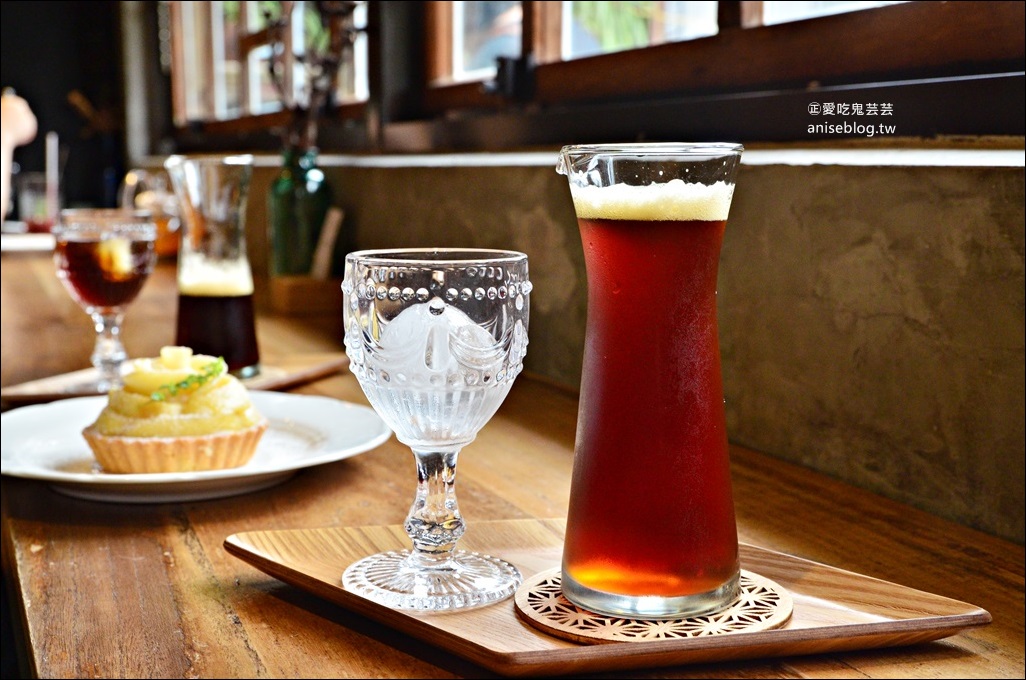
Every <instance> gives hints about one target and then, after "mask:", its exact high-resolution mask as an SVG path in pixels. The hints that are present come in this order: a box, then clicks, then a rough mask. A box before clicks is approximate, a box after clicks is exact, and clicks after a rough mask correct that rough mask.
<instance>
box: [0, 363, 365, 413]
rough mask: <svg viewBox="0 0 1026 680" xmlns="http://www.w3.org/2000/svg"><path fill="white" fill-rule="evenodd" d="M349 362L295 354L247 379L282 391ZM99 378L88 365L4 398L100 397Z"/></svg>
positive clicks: (256, 386) (253, 385)
mask: <svg viewBox="0 0 1026 680" xmlns="http://www.w3.org/2000/svg"><path fill="white" fill-rule="evenodd" d="M348 365H349V359H348V357H346V355H345V352H325V353H317V354H294V355H291V356H288V357H281V358H276V359H271V360H269V361H265V362H263V363H262V365H261V368H260V374H259V375H256V376H253V377H252V378H247V379H246V380H243V381H242V383H243V384H244V385H245V386H246V387H247V388H249V389H251V390H282V389H285V388H287V387H293V386H295V385H299V384H302V383H305V382H310V381H312V380H318V379H320V378H324V377H326V376H329V375H332V374H334V373H338V372H339V371H341V370H343V369H344V368H345V367H346V366H348ZM95 378H96V369H95V368H84V369H82V370H81V371H72V372H71V373H64V374H62V375H55V376H52V377H49V378H41V379H39V380H32V381H30V382H24V383H21V384H18V385H11V386H10V387H5V388H3V390H2V391H0V400H3V402H4V403H10V404H19V405H23V404H33V403H42V402H49V401H56V400H57V399H68V398H71V397H87V396H97V395H98V393H97V392H96V391H95V390H89V389H87V386H88V385H89V384H90V383H91V381H92V380H94V379H95Z"/></svg>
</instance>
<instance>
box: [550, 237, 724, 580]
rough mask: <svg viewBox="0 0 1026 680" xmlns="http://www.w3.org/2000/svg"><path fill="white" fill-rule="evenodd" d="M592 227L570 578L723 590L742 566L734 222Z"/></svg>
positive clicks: (566, 562)
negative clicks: (734, 396)
mask: <svg viewBox="0 0 1026 680" xmlns="http://www.w3.org/2000/svg"><path fill="white" fill-rule="evenodd" d="M579 225H580V231H581V238H582V241H583V245H584V254H585V260H586V264H587V272H588V326H587V333H586V337H585V351H584V366H583V379H582V384H581V402H580V412H579V416H578V426H577V441H576V451H575V457H574V471H573V481H572V490H571V495H570V508H569V514H568V520H567V532H566V541H565V545H564V552H563V586H564V590H565V591H567V589H568V587H569V588H573V587H583V588H585V589H589V590H591V591H600V592H604V593H615V594H617V595H620V596H626V597H628V598H630V597H646V596H655V597H663V598H685V597H688V596H691V595H696V594H702V593H710V592H712V591H715V590H717V589H721V588H723V587H724V584H727V583H730V582H731V581H732V579H735V578H736V576H737V574H738V546H737V529H736V525H735V520H734V503H733V498H732V492H731V482H730V469H729V459H728V451H727V432H726V424H725V416H724V405H723V386H722V378H721V371H720V355H719V343H718V338H717V323H716V295H715V291H716V275H717V269H718V261H719V252H720V246H721V243H722V239H723V233H724V227H725V225H726V222H725V221H666V220H655V221H634V220H608V219H579ZM567 592H569V591H567Z"/></svg>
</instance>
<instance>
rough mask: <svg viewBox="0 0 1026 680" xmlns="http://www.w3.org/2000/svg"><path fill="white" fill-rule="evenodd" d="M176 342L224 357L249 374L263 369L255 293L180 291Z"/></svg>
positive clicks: (233, 367) (233, 369)
mask: <svg viewBox="0 0 1026 680" xmlns="http://www.w3.org/2000/svg"><path fill="white" fill-rule="evenodd" d="M175 342H176V344H178V345H181V346H183V347H191V348H192V350H193V352H195V353H196V354H207V355H210V356H214V357H224V360H225V363H227V364H228V370H229V371H231V372H232V373H234V374H236V375H238V376H240V377H243V378H248V377H250V376H252V375H256V374H257V373H258V372H259V370H260V350H259V348H258V345H257V338H256V320H255V317H254V313H253V294H252V293H249V294H247V295H190V294H187V293H181V292H180V293H179V295H178V325H177V333H176V340H175Z"/></svg>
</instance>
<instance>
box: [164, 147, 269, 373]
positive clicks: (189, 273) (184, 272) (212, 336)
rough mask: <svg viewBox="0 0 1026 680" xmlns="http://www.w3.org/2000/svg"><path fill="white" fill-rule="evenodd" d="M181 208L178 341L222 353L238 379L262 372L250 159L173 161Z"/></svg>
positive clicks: (170, 171)
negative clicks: (250, 230)
mask: <svg viewBox="0 0 1026 680" xmlns="http://www.w3.org/2000/svg"><path fill="white" fill-rule="evenodd" d="M164 168H165V169H166V170H167V173H168V175H169V176H170V177H171V184H172V186H173V187H174V190H175V195H176V196H177V197H178V204H179V207H180V210H181V220H182V224H181V227H180V228H181V241H180V243H179V249H178V318H177V322H176V326H175V327H176V332H175V342H176V343H177V344H179V345H182V346H185V347H191V348H192V349H193V350H194V351H195V352H196V353H197V354H208V355H210V356H215V357H217V356H219V357H222V358H223V359H224V360H225V363H227V364H228V370H229V371H231V372H232V374H234V375H236V376H238V377H240V378H249V377H252V376H254V375H257V374H258V373H260V348H259V345H258V344H257V335H256V317H255V313H254V305H253V272H252V269H251V268H250V263H249V256H248V253H247V250H246V203H247V198H248V196H249V181H250V177H251V176H252V173H253V157H252V156H249V155H240V156H209V157H207V156H195V157H186V156H171V157H170V158H168V159H167V160H166V161H165V162H164Z"/></svg>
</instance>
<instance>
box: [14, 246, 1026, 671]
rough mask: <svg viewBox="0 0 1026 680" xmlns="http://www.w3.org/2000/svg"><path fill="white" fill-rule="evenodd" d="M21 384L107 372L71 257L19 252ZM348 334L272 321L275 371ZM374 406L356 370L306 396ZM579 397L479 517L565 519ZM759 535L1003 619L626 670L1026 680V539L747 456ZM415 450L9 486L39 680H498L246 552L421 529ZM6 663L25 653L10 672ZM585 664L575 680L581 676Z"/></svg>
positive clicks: (487, 444)
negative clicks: (217, 479)
mask: <svg viewBox="0 0 1026 680" xmlns="http://www.w3.org/2000/svg"><path fill="white" fill-rule="evenodd" d="M0 291H2V292H0V301H2V362H0V364H2V371H3V375H2V385H3V386H10V385H13V384H15V383H19V382H22V381H27V380H32V379H38V378H43V377H47V376H52V375H55V374H58V373H64V372H67V371H71V370H76V369H80V368H84V367H86V366H87V365H88V356H89V353H90V351H91V347H92V341H93V338H92V328H91V325H90V323H89V321H88V320H87V319H86V317H85V314H84V313H83V312H82V311H81V310H80V309H79V308H78V307H77V306H76V305H75V304H74V303H73V302H71V300H70V298H69V297H68V296H67V293H66V292H65V291H64V290H63V289H62V288H61V286H60V284H59V283H58V282H57V280H56V278H55V277H54V275H53V269H52V264H51V263H50V260H49V257H48V256H46V255H42V254H16V255H12V254H5V255H4V256H3V267H2V289H0ZM174 315H175V298H174V273H173V267H172V266H171V265H170V264H167V263H165V264H163V265H161V266H160V267H158V270H157V271H156V272H155V274H154V276H153V278H152V279H151V280H150V281H149V282H148V283H147V286H146V288H145V289H144V291H143V293H142V295H141V297H140V298H139V300H137V302H136V303H135V305H134V306H133V307H132V308H131V309H130V310H129V312H128V315H127V318H126V322H125V327H124V338H125V344H126V347H127V348H128V351H129V353H130V355H133V356H152V355H153V354H154V353H156V351H157V350H159V348H160V346H162V345H164V344H170V342H171V340H172V336H173V331H172V328H173V323H174ZM340 330H341V329H340V325H339V322H338V319H336V318H332V317H330V316H326V317H315V318H310V317H284V316H271V315H266V314H265V315H262V316H261V317H260V319H259V321H258V335H259V338H260V343H261V350H262V352H263V354H264V356H265V360H266V358H267V357H271V358H274V357H285V356H290V355H293V354H301V353H323V352H341V351H342V346H341V342H340V337H341V336H340ZM291 391H292V392H294V393H297V394H310V395H325V396H329V397H333V398H337V399H342V400H346V401H351V402H356V403H362V404H365V403H367V402H366V400H365V398H364V396H363V393H362V392H361V390H360V388H359V386H358V384H357V383H356V381H355V379H354V378H353V377H352V376H351V375H350V374H348V373H339V374H335V375H332V376H330V377H327V378H324V379H320V380H316V381H314V382H310V383H306V384H303V385H301V386H298V387H294V388H292V389H291ZM576 413H577V400H576V396H575V395H574V394H571V393H568V392H567V391H565V390H562V389H559V388H557V387H554V386H551V385H549V384H546V383H545V382H544V381H542V380H537V379H533V378H531V377H530V376H522V377H521V378H519V379H518V382H517V383H516V384H515V385H514V387H513V389H512V391H511V392H510V395H509V397H508V399H507V400H506V402H505V403H504V404H503V406H502V407H501V408H500V410H499V412H498V414H497V415H496V417H495V418H494V419H493V420H492V421H491V422H490V423H489V424H488V425H487V426H486V427H485V428H484V430H483V431H482V432H481V434H480V436H479V437H478V439H477V441H475V442H474V443H473V444H472V445H470V446H469V447H467V449H466V451H465V453H464V455H462V456H461V457H460V465H459V476H458V480H459V482H458V488H459V498H460V507H461V510H462V512H463V514H464V516H465V518H466V519H467V521H468V524H469V526H470V527H471V528H472V527H473V526H474V524H475V523H478V522H483V521H487V520H504V519H533V518H534V519H546V518H560V517H563V516H564V515H565V512H566V506H567V500H568V492H569V479H570V468H571V461H572V456H573V440H574V431H575V425H576ZM731 455H732V470H733V478H734V485H735V491H734V493H735V499H736V501H735V502H736V506H737V516H738V528H739V533H740V537H741V540H742V541H744V542H746V543H750V544H753V545H756V546H760V547H763V548H768V549H771V550H776V551H780V552H784V553H788V554H790V555H795V556H798V557H801V558H805V559H809V560H814V561H817V562H821V563H824V564H827V565H831V566H833V567H838V568H841V569H845V570H849V571H852V572H856V573H858V574H864V575H868V576H871V577H874V578H878V579H883V580H885V581H889V582H893V583H897V584H902V585H905V586H909V587H912V588H916V589H919V590H923V591H926V592H929V593H934V594H938V595H943V596H945V597H949V598H953V599H955V600H959V601H963V602H967V603H972V604H973V605H976V606H978V607H981V608H983V609H986V610H987V611H989V612H990V614H991V615H992V617H993V621H992V623H990V624H989V625H985V626H982V627H976V628H971V629H969V630H965V631H962V632H960V633H958V634H956V635H954V636H951V637H948V638H945V639H943V640H939V641H936V642H930V643H925V644H918V645H914V646H909V647H897V648H891V649H877V650H867V651H858V652H847V653H832V654H817V655H811V656H791V657H783V658H774V659H755V660H748V661H723V662H720V663H713V664H703V665H697V666H677V667H669V668H655V669H648V670H636V671H627V672H624V671H617V672H613V673H611V674H610V676H611V677H675V678H676V677H679V678H690V677H723V678H747V677H775V678H797V677H817V678H826V677H856V676H858V677H877V678H884V677H888V678H900V677H909V678H912V677H915V678H973V677H981V678H982V677H986V678H1005V677H1019V678H1021V677H1023V673H1024V632H1023V614H1024V550H1023V546H1020V545H1017V544H1014V543H1010V542H1007V541H1004V540H1000V539H998V538H995V537H992V536H989V535H987V534H983V533H981V532H978V531H974V530H971V529H968V528H965V527H963V526H959V525H956V524H953V523H951V522H948V521H945V520H942V519H939V518H937V517H934V516H931V515H928V514H926V513H923V512H920V511H918V510H915V509H912V508H909V507H907V506H904V505H902V504H899V503H895V502H892V501H889V500H887V499H884V498H882V497H879V496H876V495H874V494H871V493H868V492H865V491H862V490H859V489H856V488H854V487H851V486H849V485H846V484H843V483H840V482H837V481H835V480H831V479H829V478H827V477H825V476H823V475H820V474H817V473H814V472H812V471H809V470H807V469H805V468H802V467H798V466H795V465H792V464H788V463H785V462H781V461H780V460H778V459H775V458H773V457H770V456H767V455H764V454H760V453H757V452H754V451H750V450H747V449H744V448H741V447H732V450H731ZM414 480H415V472H414V467H413V461H412V456H411V454H410V453H409V451H408V450H407V449H406V448H405V447H404V446H402V445H401V444H399V443H398V442H397V441H396V440H395V439H394V438H392V439H390V440H389V441H388V442H386V443H385V444H384V445H382V446H380V447H379V448H376V449H374V450H372V451H369V452H366V453H363V454H360V455H358V456H355V457H353V458H349V459H346V460H342V461H338V462H335V463H330V464H327V465H321V466H318V467H316V468H312V469H308V470H304V471H301V472H300V473H299V474H297V475H296V476H295V477H293V478H291V479H289V480H288V481H285V482H283V483H281V484H279V485H277V486H274V487H272V488H269V489H266V490H263V491H257V492H253V493H249V494H245V495H241V496H236V497H232V498H224V499H218V500H207V501H198V502H189V503H167V504H140V505H136V504H131V505H129V504H119V503H103V502H93V501H86V500H77V499H74V498H71V497H68V496H65V495H62V494H60V493H57V492H55V491H54V490H52V489H51V488H50V487H49V486H48V485H47V484H45V483H42V482H39V481H34V480H26V479H20V478H13V477H9V476H4V477H3V480H2V489H3V498H2V513H3V568H4V572H3V573H4V581H5V586H7V588H8V592H9V604H10V608H11V610H12V613H13V617H14V622H15V623H14V632H15V634H16V637H17V638H18V640H19V645H18V647H19V650H18V651H19V661H20V663H21V664H22V669H23V672H25V673H27V674H31V675H35V676H39V677H82V676H99V677H409V678H448V677H490V676H492V675H493V673H491V672H490V671H488V670H486V669H484V668H482V667H480V666H477V665H474V664H473V663H470V662H468V661H465V660H463V659H460V658H457V657H455V656H454V655H452V654H450V653H448V652H446V651H444V649H442V648H440V647H439V646H437V645H433V644H430V643H429V642H424V641H421V640H418V639H415V638H413V637H410V636H408V635H405V634H401V633H398V632H396V631H395V630H393V629H392V628H390V627H389V626H386V625H383V624H381V623H378V622H375V621H373V620H371V619H368V618H364V617H363V616H361V615H359V614H356V613H354V612H352V611H349V610H347V609H345V608H342V607H339V606H338V605H336V604H332V603H331V602H328V601H326V600H324V599H321V598H319V597H317V596H316V595H314V594H312V593H311V592H309V591H306V590H303V589H300V588H297V587H294V586H291V585H287V584H285V583H283V582H281V581H279V580H277V579H275V578H272V577H270V576H267V575H266V574H264V573H263V572H261V571H259V570H257V569H256V568H254V567H252V566H250V565H249V564H248V563H246V562H244V561H241V560H240V559H238V558H236V557H235V556H233V555H230V554H229V553H228V552H227V551H226V550H225V547H224V541H225V538H226V537H228V536H230V535H232V534H237V533H239V532H248V531H263V530H273V529H306V528H322V527H351V526H365V525H393V524H401V523H402V521H403V519H404V518H405V515H406V512H407V510H408V508H409V504H410V502H411V500H412V494H413V485H414ZM9 655H10V651H9V650H8V648H7V647H5V649H4V656H5V657H6V658H8V659H9V658H10V656H9ZM572 671H573V669H572V668H569V669H567V672H572Z"/></svg>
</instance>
